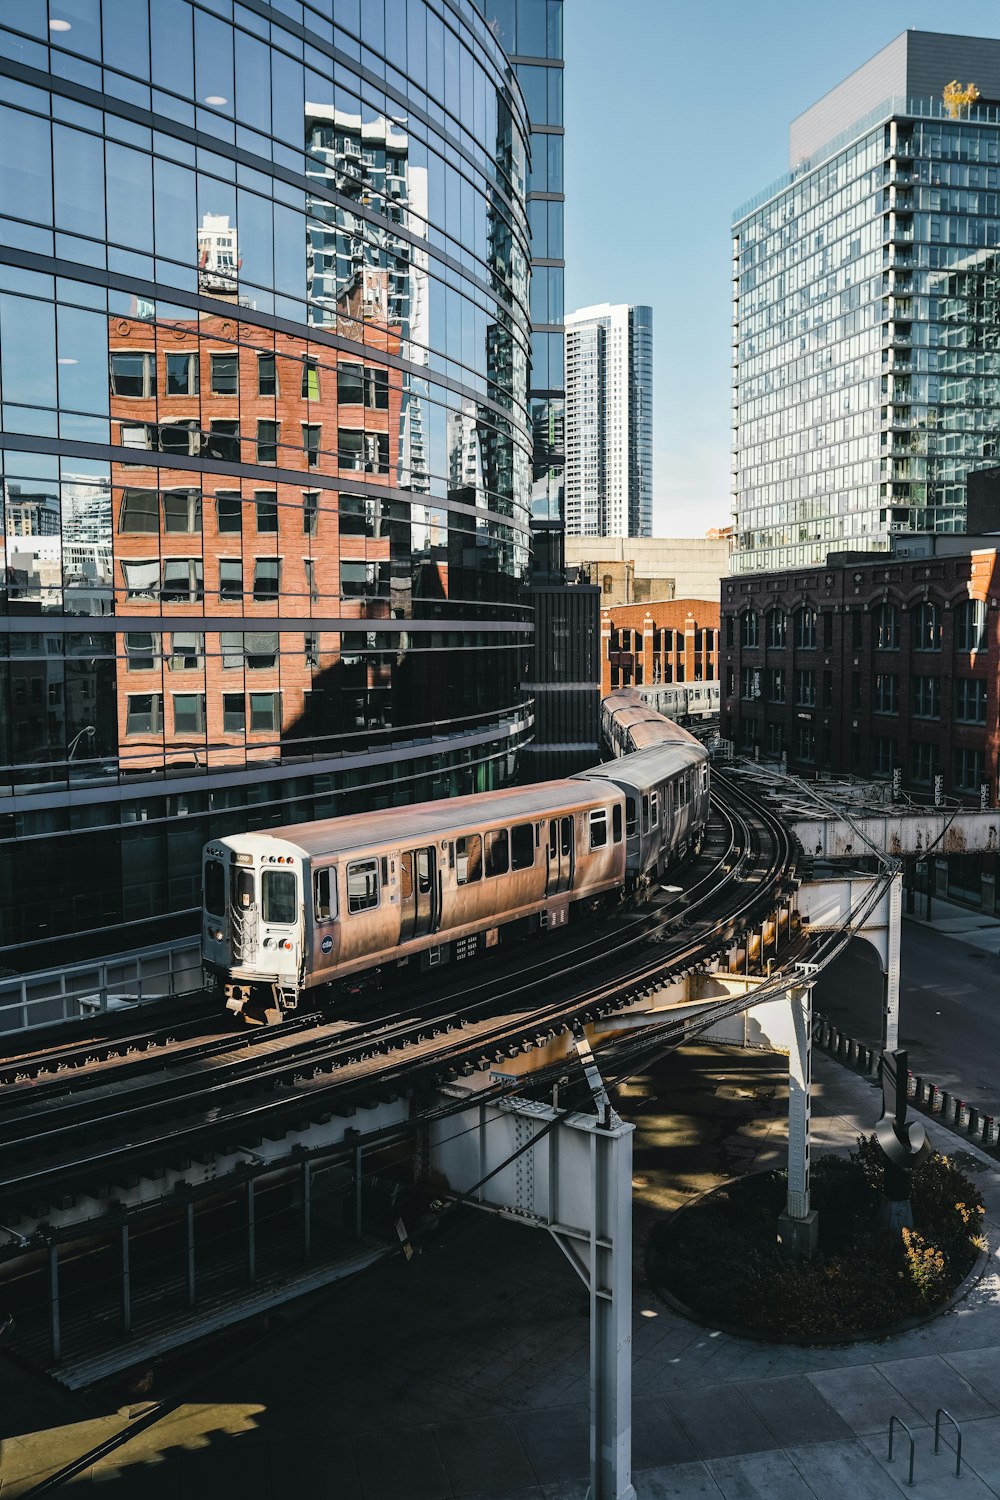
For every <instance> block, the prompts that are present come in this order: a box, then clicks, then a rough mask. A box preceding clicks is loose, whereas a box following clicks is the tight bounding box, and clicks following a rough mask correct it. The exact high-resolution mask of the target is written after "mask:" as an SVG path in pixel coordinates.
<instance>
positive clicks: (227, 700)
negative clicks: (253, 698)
mask: <svg viewBox="0 0 1000 1500" xmlns="http://www.w3.org/2000/svg"><path fill="white" fill-rule="evenodd" d="M246 727H247V707H246V699H245V698H244V696H243V694H242V693H223V695H222V732H223V734H243V733H245V731H246Z"/></svg>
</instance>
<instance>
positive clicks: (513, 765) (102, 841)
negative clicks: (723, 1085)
mask: <svg viewBox="0 0 1000 1500" xmlns="http://www.w3.org/2000/svg"><path fill="white" fill-rule="evenodd" d="M537 8H538V7H535V9H537ZM555 9H556V10H558V9H559V7H558V6H557V7H555ZM519 10H520V7H519ZM552 11H553V7H552V5H549V6H548V8H546V7H545V6H544V5H542V6H541V8H540V14H541V15H542V17H543V19H544V21H545V28H547V27H548V25H549V19H550V13H551V12H552ZM557 19H558V18H557ZM536 20H537V17H536ZM518 21H519V23H520V16H519V17H518ZM544 35H545V36H546V37H547V36H548V35H549V33H548V30H547V29H545V30H544ZM538 71H539V72H540V73H542V74H543V75H544V77H545V79H546V81H547V80H548V78H549V75H550V74H551V76H552V77H553V78H554V79H555V80H556V82H561V73H559V70H558V68H557V67H555V66H549V64H548V63H546V64H545V66H544V67H540V68H539V69H538ZM528 87H529V86H528V85H526V88H525V92H526V93H527V92H528ZM553 95H554V103H553V108H552V112H551V118H552V119H555V118H556V117H557V116H558V119H559V120H560V121H561V103H560V101H559V93H558V90H557V89H556V88H555V86H554V85H553ZM545 97H546V99H547V98H548V94H547V93H546V94H545ZM557 106H558V108H557ZM546 118H549V116H546ZM547 128H548V129H549V130H552V129H554V128H555V127H554V126H553V125H549V126H547ZM546 139H548V137H546ZM552 139H553V140H555V139H558V141H559V145H560V146H561V136H559V137H556V136H553V137H552ZM528 141H529V123H528V116H527V113H526V110H525V105H524V98H523V96H522V92H521V90H520V89H519V88H518V86H517V82H516V80H515V79H514V77H513V73H512V68H511V64H510V61H509V59H508V57H507V56H506V55H505V53H504V52H503V51H502V49H501V47H500V45H499V44H498V42H497V38H496V36H495V35H494V33H493V31H492V30H491V29H490V28H489V26H488V25H487V22H486V18H485V17H484V15H483V13H482V6H481V5H476V4H474V3H473V0H406V3H402V0H364V3H363V4H360V3H359V0H307V3H301V0H299V3H296V4H291V5H290V4H280V5H279V4H274V5H271V4H266V3H263V0H254V3H253V4H252V5H247V6H244V5H239V6H235V7H234V6H231V5H221V4H219V3H217V0H212V3H209V0H205V3H200V0H104V3H103V5H98V4H96V0H95V3H93V4H91V3H89V0H88V3H86V4H83V3H76V0H74V3H72V4H68V3H67V4H65V5H57V4H55V3H53V4H52V5H50V6H44V5H36V4H18V5H9V6H5V7H3V9H2V11H0V389H2V396H3V430H2V432H0V460H2V469H0V485H2V488H0V967H7V968H28V967H31V966H32V965H37V964H51V963H56V962H59V961H62V960H64V959H65V958H67V957H68V956H72V957H77V956H84V955H86V954H87V953H88V952H90V953H93V952H100V951H104V952H111V951H114V950H121V949H124V948H127V947H130V946H136V947H138V946H142V945H144V944H148V943H152V942H155V941H159V940H160V939H163V938H168V939H169V938H170V937H171V936H173V935H174V934H177V935H180V934H182V933H183V934H189V933H190V932H191V931H192V930H197V923H198V920H199V912H200V856H201V849H202V846H203V844H204V843H205V842H206V840H207V839H208V838H209V837H211V836H212V835H216V834H218V835H222V834H225V833H228V832H231V831H235V830H237V829H241V828H243V829H245V828H264V827H268V826H272V825H275V824H280V823H287V822H298V821H300V820H308V819H312V818H320V817H329V816H336V815H340V814H343V813H348V812H352V811H354V810H356V809H357V810H361V809H364V808H370V807H375V806H389V805H393V804H395V803H397V802H404V801H407V800H412V799H414V798H425V797H433V796H447V795H454V794H455V793H459V792H466V791H476V790H483V789H486V788H489V787H491V786H496V785H500V784H503V783H504V782H507V781H510V780H512V779H513V778H514V777H515V776H516V774H517V771H518V759H519V755H520V751H521V747H522V746H523V744H524V743H525V742H526V740H527V739H528V738H530V735H531V728H532V725H531V718H532V715H531V708H530V705H529V703H528V701H527V696H526V694H525V691H524V688H523V686H522V684H523V683H524V680H525V677H526V662H527V659H528V656H529V648H530V643H531V639H532V609H531V603H530V601H529V600H528V599H526V597H525V594H524V586H525V584H526V583H527V582H528V581H529V577H530V558H531V534H530V526H529V522H530V502H531V463H532V425H531V420H530V413H529V405H528V387H527V379H528V366H529V356H530V349H531V315H530V309H529V300H528V297H529V268H530V253H531V252H530V246H529V229H528V217H527V204H526V197H525V194H526V188H527V184H526V173H527V169H528ZM543 155H544V153H543ZM554 159H555V160H558V157H557V156H555V154H554ZM553 180H556V179H555V177H553ZM559 186H560V188H561V179H560V180H559ZM550 373H551V372H550ZM557 384H561V379H560V381H558V382H557Z"/></svg>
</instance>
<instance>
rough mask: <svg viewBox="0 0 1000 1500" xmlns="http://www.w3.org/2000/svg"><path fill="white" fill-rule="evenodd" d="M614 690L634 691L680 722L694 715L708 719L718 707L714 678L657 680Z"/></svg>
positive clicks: (717, 694)
mask: <svg viewBox="0 0 1000 1500" xmlns="http://www.w3.org/2000/svg"><path fill="white" fill-rule="evenodd" d="M616 691H619V692H628V691H634V692H637V693H638V695H639V697H640V698H641V699H642V701H643V703H645V705H646V707H647V708H652V709H655V710H656V712H657V713H661V714H664V715H665V716H666V717H667V718H668V719H676V720H677V721H678V723H680V724H684V723H690V722H691V721H692V720H694V719H711V718H713V717H716V716H717V715H718V713H719V709H720V698H721V693H720V688H719V683H718V682H690V683H683V682H671V683H658V684H657V685H656V686H654V687H643V688H638V689H628V688H622V689H616ZM612 696H613V694H612Z"/></svg>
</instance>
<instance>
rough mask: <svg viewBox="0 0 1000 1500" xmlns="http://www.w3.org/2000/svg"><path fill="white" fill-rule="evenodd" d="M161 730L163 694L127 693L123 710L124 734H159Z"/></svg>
mask: <svg viewBox="0 0 1000 1500" xmlns="http://www.w3.org/2000/svg"><path fill="white" fill-rule="evenodd" d="M162 728H163V694H162V693H129V695H128V706H127V708H126V710H125V733H126V734H159V732H160V730H161V729H162Z"/></svg>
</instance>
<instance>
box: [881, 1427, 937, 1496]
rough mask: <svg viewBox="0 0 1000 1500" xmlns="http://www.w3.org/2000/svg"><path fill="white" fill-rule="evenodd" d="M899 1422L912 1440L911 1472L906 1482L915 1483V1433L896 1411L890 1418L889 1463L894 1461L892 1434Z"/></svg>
mask: <svg viewBox="0 0 1000 1500" xmlns="http://www.w3.org/2000/svg"><path fill="white" fill-rule="evenodd" d="M897 1422H898V1423H899V1425H900V1427H902V1429H903V1431H904V1432H905V1433H906V1436H907V1437H908V1438H909V1440H910V1472H909V1475H908V1476H907V1480H906V1482H907V1484H912V1483H913V1455H914V1451H915V1450H914V1443H913V1433H912V1432H911V1431H910V1429H909V1428H908V1427H907V1425H906V1423H905V1422H904V1421H903V1419H902V1417H897V1416H896V1413H895V1412H893V1414H892V1416H891V1417H890V1418H889V1460H888V1461H889V1463H892V1435H893V1429H894V1428H895V1425H896V1423H897ZM936 1451H937V1450H936V1449H935V1452H936Z"/></svg>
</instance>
